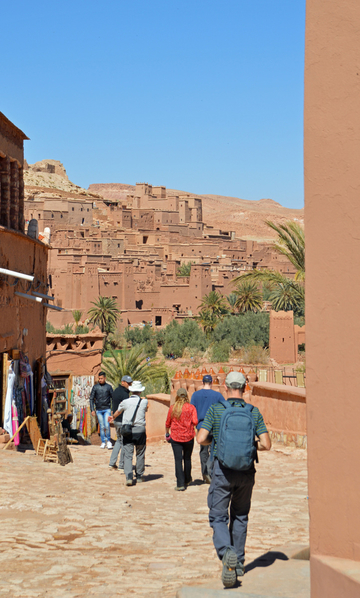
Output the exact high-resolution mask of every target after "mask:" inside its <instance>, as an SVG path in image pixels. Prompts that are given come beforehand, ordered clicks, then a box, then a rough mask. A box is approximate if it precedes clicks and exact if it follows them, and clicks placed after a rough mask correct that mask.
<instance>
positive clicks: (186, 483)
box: [185, 478, 193, 488]
mask: <svg viewBox="0 0 360 598" xmlns="http://www.w3.org/2000/svg"><path fill="white" fill-rule="evenodd" d="M192 481H193V479H192V478H190V480H189V481H188V482H185V488H187V487H188V486H189V484H191V482H192Z"/></svg>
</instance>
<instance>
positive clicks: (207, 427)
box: [196, 405, 214, 446]
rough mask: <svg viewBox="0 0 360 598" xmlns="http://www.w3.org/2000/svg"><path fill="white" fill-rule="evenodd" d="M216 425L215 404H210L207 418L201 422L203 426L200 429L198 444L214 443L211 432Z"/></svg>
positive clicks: (197, 438) (197, 437)
mask: <svg viewBox="0 0 360 598" xmlns="http://www.w3.org/2000/svg"><path fill="white" fill-rule="evenodd" d="M213 425H214V409H213V406H212V405H210V407H209V409H208V410H207V412H206V415H205V418H204V420H203V422H202V424H201V428H200V429H199V430H198V433H197V436H196V441H197V443H198V444H201V445H202V446H208V445H209V444H211V443H212V436H211V432H212V429H213Z"/></svg>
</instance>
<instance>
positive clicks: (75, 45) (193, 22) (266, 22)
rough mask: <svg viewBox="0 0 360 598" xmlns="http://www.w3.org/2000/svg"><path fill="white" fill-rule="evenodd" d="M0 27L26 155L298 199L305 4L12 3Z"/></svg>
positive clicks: (130, 176) (73, 169)
mask: <svg viewBox="0 0 360 598" xmlns="http://www.w3.org/2000/svg"><path fill="white" fill-rule="evenodd" d="M1 22H2V27H1V30H2V31H1V45H2V48H3V55H2V61H1V80H0V111H1V112H4V114H5V115H6V116H7V117H8V118H10V120H12V121H13V122H14V123H15V124H16V125H17V126H18V127H20V128H21V129H22V130H23V131H24V132H25V133H26V134H27V135H28V137H30V139H31V141H27V142H26V143H25V157H26V159H27V160H28V162H29V163H33V162H36V161H38V160H42V159H45V158H52V159H55V160H60V161H61V162H63V164H64V166H65V168H66V170H67V173H68V175H69V178H70V179H71V180H72V181H73V182H75V183H76V184H78V185H81V186H83V187H88V185H89V184H91V183H128V184H135V183H136V182H149V183H151V184H153V185H165V186H167V187H170V188H174V189H181V190H184V191H191V192H193V193H213V194H219V195H228V196H235V197H241V198H244V199H261V198H268V197H270V198H271V199H274V200H276V201H279V202H280V203H281V204H283V205H284V206H287V207H295V208H301V207H303V68H304V67H303V62H304V29H305V0H216V1H215V0H126V1H125V0H113V1H109V0H103V1H102V2H101V3H100V2H99V1H95V0H86V1H85V0H71V1H69V0H61V2H56V3H55V2H48V1H46V2H44V1H42V0H40V1H38V0H34V1H33V2H31V3H30V2H28V1H26V2H25V1H24V0H20V1H18V2H16V3H15V2H6V3H3V5H2V7H1Z"/></svg>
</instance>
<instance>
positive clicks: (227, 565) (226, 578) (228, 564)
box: [221, 548, 238, 588]
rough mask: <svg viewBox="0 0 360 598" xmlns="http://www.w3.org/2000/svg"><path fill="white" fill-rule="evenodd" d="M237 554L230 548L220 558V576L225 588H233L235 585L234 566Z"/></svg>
mask: <svg viewBox="0 0 360 598" xmlns="http://www.w3.org/2000/svg"><path fill="white" fill-rule="evenodd" d="M237 562H238V560H237V554H236V552H235V550H233V549H232V548H227V549H226V551H225V554H224V556H223V558H222V566H223V568H222V574H221V581H222V582H223V584H224V587H225V588H233V587H234V585H235V584H236V580H237V576H236V565H237Z"/></svg>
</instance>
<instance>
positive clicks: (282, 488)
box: [0, 443, 308, 598]
mask: <svg viewBox="0 0 360 598" xmlns="http://www.w3.org/2000/svg"><path fill="white" fill-rule="evenodd" d="M71 450H72V454H73V457H74V463H73V464H70V465H67V466H66V467H60V466H59V465H55V464H51V463H43V462H42V461H41V460H40V459H39V458H38V457H36V455H35V454H34V453H33V452H31V451H27V452H26V453H16V452H14V451H3V450H0V474H1V498H0V530H1V534H0V570H1V578H0V596H6V597H7V598H33V597H34V598H35V597H41V598H42V597H49V598H50V597H51V598H85V597H86V598H100V597H101V598H104V597H105V598H113V597H115V596H119V595H122V596H124V597H127V596H129V597H131V596H144V597H146V598H158V597H163V596H164V597H172V598H174V597H175V595H176V592H177V590H178V589H179V588H180V587H181V586H182V585H200V586H201V585H204V583H208V584H212V583H213V584H214V586H213V587H221V586H219V575H220V570H221V568H220V564H219V561H218V560H217V558H216V556H215V552H214V549H213V545H212V540H211V537H212V532H211V529H210V528H209V526H208V519H207V515H208V510H207V506H206V497H207V490H208V486H207V485H204V484H202V483H200V481H198V482H196V478H198V480H199V478H200V467H199V460H198V447H197V446H196V448H195V451H194V455H193V478H194V480H195V483H194V485H192V486H190V487H189V488H188V490H187V491H186V492H181V493H177V492H175V491H174V486H175V480H174V464H173V456H172V451H171V447H170V446H169V445H167V444H166V443H163V444H157V445H150V446H149V447H148V449H147V467H146V478H145V483H143V484H138V485H137V486H134V487H130V488H128V487H125V485H124V476H123V475H122V474H120V473H119V472H118V471H114V470H110V469H108V460H109V456H110V451H103V450H101V449H100V448H99V447H98V446H80V447H76V448H74V447H72V449H71ZM287 543H292V544H298V543H300V544H307V543H308V505H307V471H306V452H305V451H304V450H301V449H290V448H285V447H281V446H280V445H278V446H277V447H275V448H273V449H272V450H271V452H269V453H261V455H260V463H259V465H258V466H257V476H256V485H255V490H254V494H253V501H252V511H251V515H250V524H249V531H248V541H247V563H249V562H251V561H252V560H253V559H254V558H256V557H257V556H259V555H261V554H263V553H264V552H266V551H267V550H269V549H270V548H271V547H274V546H277V545H283V544H287Z"/></svg>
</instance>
